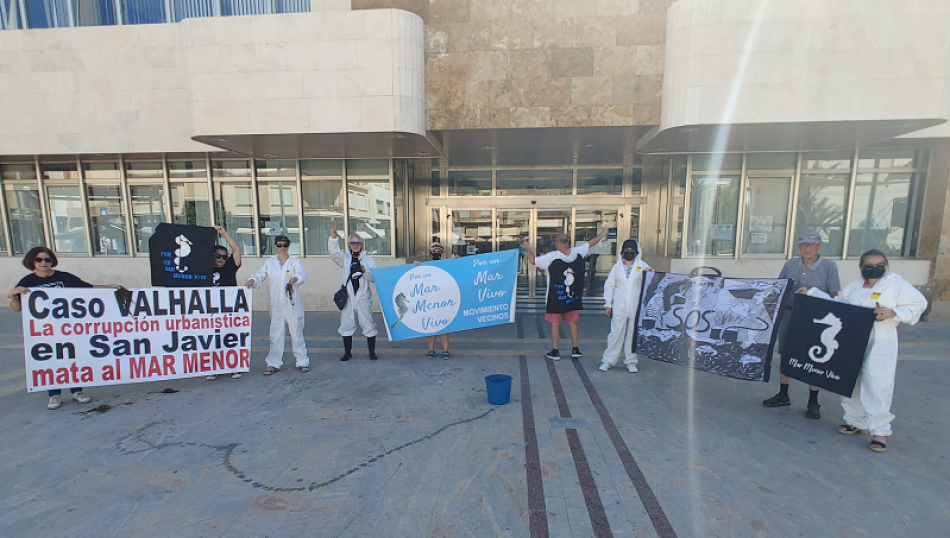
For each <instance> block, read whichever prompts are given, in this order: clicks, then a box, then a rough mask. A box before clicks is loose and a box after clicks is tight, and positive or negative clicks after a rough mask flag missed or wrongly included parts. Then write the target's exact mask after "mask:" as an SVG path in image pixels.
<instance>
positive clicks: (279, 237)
mask: <svg viewBox="0 0 950 538" xmlns="http://www.w3.org/2000/svg"><path fill="white" fill-rule="evenodd" d="M281 241H286V242H288V243H290V238H289V237H287V236H286V235H278V236H277V237H275V238H274V244H277V243H280V242H281Z"/></svg>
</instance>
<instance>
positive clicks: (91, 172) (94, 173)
mask: <svg viewBox="0 0 950 538" xmlns="http://www.w3.org/2000/svg"><path fill="white" fill-rule="evenodd" d="M82 173H83V176H84V177H85V178H86V179H119V178H120V176H119V163H82Z"/></svg>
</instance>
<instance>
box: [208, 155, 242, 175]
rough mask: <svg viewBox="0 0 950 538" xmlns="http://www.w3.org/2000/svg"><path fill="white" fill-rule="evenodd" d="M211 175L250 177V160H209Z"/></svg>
mask: <svg viewBox="0 0 950 538" xmlns="http://www.w3.org/2000/svg"><path fill="white" fill-rule="evenodd" d="M211 177H214V178H228V177H251V161H249V160H247V159H234V160H228V161H211Z"/></svg>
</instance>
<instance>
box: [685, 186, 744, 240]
mask: <svg viewBox="0 0 950 538" xmlns="http://www.w3.org/2000/svg"><path fill="white" fill-rule="evenodd" d="M738 211H739V178H738V177H735V176H719V175H709V176H707V175H695V176H693V178H692V182H691V183H690V191H689V235H688V237H687V241H688V244H687V245H686V253H687V254H688V255H690V256H702V255H706V256H731V255H732V254H733V252H734V251H735V241H736V216H737V214H738Z"/></svg>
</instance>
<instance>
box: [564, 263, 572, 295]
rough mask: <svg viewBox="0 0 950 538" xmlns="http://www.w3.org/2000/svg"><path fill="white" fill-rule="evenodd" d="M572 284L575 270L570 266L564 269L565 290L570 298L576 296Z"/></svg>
mask: <svg viewBox="0 0 950 538" xmlns="http://www.w3.org/2000/svg"><path fill="white" fill-rule="evenodd" d="M572 284H574V270H573V269H571V268H570V267H568V268H567V269H565V270H564V291H565V292H566V293H567V296H568V298H570V297H573V296H574V292H573V291H572V290H571V285H572Z"/></svg>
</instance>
